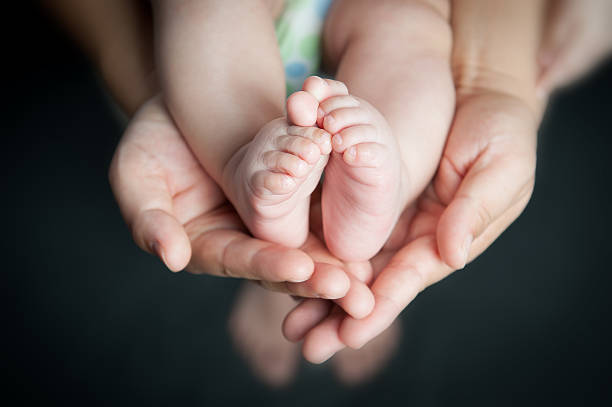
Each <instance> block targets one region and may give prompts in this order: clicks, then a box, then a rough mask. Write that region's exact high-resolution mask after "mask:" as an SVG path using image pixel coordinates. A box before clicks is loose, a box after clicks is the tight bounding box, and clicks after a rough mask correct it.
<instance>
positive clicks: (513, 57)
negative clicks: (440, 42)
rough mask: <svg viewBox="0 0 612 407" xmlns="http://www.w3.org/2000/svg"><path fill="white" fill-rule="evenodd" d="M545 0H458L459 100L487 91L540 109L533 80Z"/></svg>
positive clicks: (455, 69) (456, 54)
mask: <svg viewBox="0 0 612 407" xmlns="http://www.w3.org/2000/svg"><path fill="white" fill-rule="evenodd" d="M544 6H545V1H544V0H515V1H506V0H454V2H453V7H452V21H451V23H452V27H453V36H454V39H453V41H454V44H453V55H452V68H453V74H454V80H455V86H456V88H457V97H458V101H460V100H461V99H462V98H464V97H466V96H470V95H474V94H480V93H483V92H493V93H500V94H503V95H507V96H510V97H514V98H517V99H520V100H521V101H523V102H524V103H526V104H528V105H529V107H531V108H532V109H534V110H535V111H538V110H539V102H538V99H537V97H536V91H535V84H536V78H537V73H538V70H537V59H536V56H537V50H538V47H539V42H540V35H541V25H542V20H543V12H544Z"/></svg>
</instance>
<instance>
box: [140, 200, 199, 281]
mask: <svg viewBox="0 0 612 407" xmlns="http://www.w3.org/2000/svg"><path fill="white" fill-rule="evenodd" d="M132 234H133V236H134V241H135V242H136V243H137V244H138V246H139V247H140V248H141V249H143V250H145V251H148V252H149V253H153V254H155V255H157V256H158V257H159V258H160V259H161V260H162V261H163V262H164V264H165V265H166V267H168V269H170V270H171V271H180V270H182V269H184V268H185V267H187V263H188V262H189V259H190V258H191V245H190V242H189V238H188V237H187V233H185V229H184V228H183V225H181V224H180V223H179V222H178V221H177V220H176V218H175V217H174V216H172V215H170V214H169V213H167V212H164V211H163V210H160V209H149V210H146V211H143V212H142V213H140V214H139V215H138V216H137V218H136V220H135V221H134V222H133V224H132Z"/></svg>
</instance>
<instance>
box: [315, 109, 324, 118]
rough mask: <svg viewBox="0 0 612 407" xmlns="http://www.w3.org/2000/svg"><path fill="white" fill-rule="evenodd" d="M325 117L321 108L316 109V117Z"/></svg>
mask: <svg viewBox="0 0 612 407" xmlns="http://www.w3.org/2000/svg"><path fill="white" fill-rule="evenodd" d="M321 117H325V111H324V110H323V109H321V108H319V109H318V110H317V118H321Z"/></svg>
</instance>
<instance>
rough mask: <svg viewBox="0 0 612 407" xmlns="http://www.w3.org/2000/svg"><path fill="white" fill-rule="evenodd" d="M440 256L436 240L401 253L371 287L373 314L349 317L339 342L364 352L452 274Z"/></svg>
mask: <svg viewBox="0 0 612 407" xmlns="http://www.w3.org/2000/svg"><path fill="white" fill-rule="evenodd" d="M437 253H438V252H437V247H436V240H435V237H433V236H423V237H421V238H419V239H416V240H414V241H412V242H411V243H409V244H408V245H406V246H405V247H404V248H403V249H401V250H400V251H398V252H397V253H396V255H395V256H394V257H393V258H392V259H391V261H390V263H389V264H388V265H387V267H385V268H384V270H383V271H382V272H381V273H380V274H379V276H378V277H377V278H376V280H375V281H374V283H373V284H372V287H371V289H372V293H373V294H374V297H375V299H376V302H375V306H374V310H373V311H372V313H371V314H370V315H368V316H367V317H365V318H363V319H355V318H351V317H347V318H346V319H345V320H344V321H343V322H342V323H341V325H340V327H339V331H338V337H339V339H340V341H341V342H342V343H344V344H346V345H347V346H349V347H351V348H354V349H359V348H361V347H362V346H363V345H365V344H366V343H367V342H368V341H370V340H371V339H373V338H374V337H376V336H377V335H379V334H380V333H381V332H382V331H384V330H385V329H387V328H388V327H389V326H390V325H391V323H392V322H393V321H394V320H395V318H397V316H398V315H399V314H400V312H401V311H402V310H403V309H404V308H405V307H406V306H407V305H408V304H409V303H410V302H411V301H412V300H413V299H414V298H415V297H416V295H417V294H418V293H419V292H421V291H422V290H423V289H424V288H425V287H427V286H429V285H431V284H433V283H435V282H437V281H440V280H441V279H442V278H444V277H446V276H447V275H448V274H450V272H451V271H452V269H451V268H450V267H448V266H447V265H446V264H444V262H442V260H441V259H440V257H439V256H438V254H437ZM317 328H318V327H317ZM315 329H316V328H315ZM327 335H330V334H329V333H328V334H327Z"/></svg>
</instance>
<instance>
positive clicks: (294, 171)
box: [263, 151, 310, 178]
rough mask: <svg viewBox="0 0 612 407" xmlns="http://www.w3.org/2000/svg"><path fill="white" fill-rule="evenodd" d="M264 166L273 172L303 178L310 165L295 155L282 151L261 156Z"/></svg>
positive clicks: (269, 152)
mask: <svg viewBox="0 0 612 407" xmlns="http://www.w3.org/2000/svg"><path fill="white" fill-rule="evenodd" d="M263 160H264V165H265V166H266V167H268V169H269V170H272V171H274V172H284V173H286V174H288V175H290V176H292V177H298V178H301V177H303V176H305V175H306V174H307V173H308V171H309V169H310V165H309V164H308V163H307V162H306V161H304V160H302V159H301V158H300V157H298V156H297V155H294V154H291V153H286V152H284V151H268V152H267V153H265V154H264V156H263Z"/></svg>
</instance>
